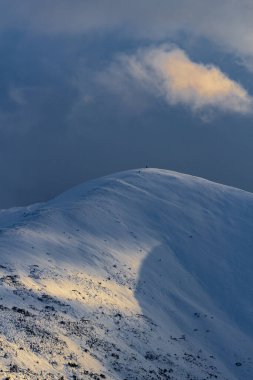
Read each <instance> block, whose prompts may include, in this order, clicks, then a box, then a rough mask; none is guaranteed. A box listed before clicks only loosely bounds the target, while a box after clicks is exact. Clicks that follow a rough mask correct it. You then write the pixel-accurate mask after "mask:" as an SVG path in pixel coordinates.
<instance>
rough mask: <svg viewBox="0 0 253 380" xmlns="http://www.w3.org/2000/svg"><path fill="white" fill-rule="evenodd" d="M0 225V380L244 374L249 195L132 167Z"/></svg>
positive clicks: (251, 347)
mask: <svg viewBox="0 0 253 380" xmlns="http://www.w3.org/2000/svg"><path fill="white" fill-rule="evenodd" d="M0 228H1V233H0V250H1V258H0V286H1V299H0V334H1V339H0V350H1V351H0V363H1V364H0V372H1V374H0V377H1V378H2V379H7V378H8V379H26V380H28V379H51V380H52V379H57V380H59V379H102V378H106V379H110V380H123V379H127V380H131V379H137V380H144V379H145V380H148V379H150V380H151V379H174V380H175V379H177V380H184V379H198V380H200V379H201V380H203V379H214V378H215V379H223V380H224V379H227V380H238V379H239V380H252V378H253V304H252V300H253V277H252V268H253V238H252V230H253V195H252V194H250V193H247V192H244V191H242V190H238V189H235V188H231V187H226V186H223V185H219V184H216V183H212V182H209V181H207V180H204V179H201V178H196V177H192V176H188V175H184V174H179V173H176V172H170V171H166V170H158V169H140V170H133V171H126V172H122V173H117V174H114V175H110V176H107V177H104V178H101V179H98V180H94V181H90V182H85V183H83V184H82V185H80V186H77V187H75V188H73V189H72V190H70V191H68V192H66V193H63V194H62V195H60V196H58V197H56V198H54V199H52V200H51V201H48V202H46V203H41V204H35V205H32V206H29V207H24V208H12V209H9V210H3V211H1V212H0Z"/></svg>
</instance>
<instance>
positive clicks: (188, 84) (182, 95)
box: [100, 46, 252, 114]
mask: <svg viewBox="0 0 253 380" xmlns="http://www.w3.org/2000/svg"><path fill="white" fill-rule="evenodd" d="M101 78H102V81H103V83H104V84H106V85H107V86H108V87H110V88H111V89H113V91H116V92H122V93H123V94H124V93H125V92H126V91H127V93H129V88H131V86H133V85H134V86H135V87H136V83H138V85H139V86H140V85H141V87H142V88H143V89H145V90H146V91H149V92H151V93H152V94H154V95H155V96H158V97H159V96H160V97H161V96H162V97H163V98H164V99H165V100H166V102H168V103H169V104H170V105H175V104H181V105H186V106H188V107H190V108H191V109H192V110H194V111H198V110H203V109H208V108H209V109H213V108H215V109H217V110H220V111H225V112H238V113H242V114H247V113H250V112H251V111H252V98H251V96H250V95H249V94H248V93H247V91H246V90H245V89H244V88H243V87H242V86H241V85H240V84H239V83H237V82H235V81H233V80H232V79H230V78H229V77H228V76H226V75H225V74H224V73H223V72H222V71H221V70H220V69H219V68H218V67H216V66H213V65H204V64H201V63H196V62H193V61H191V60H190V58H189V57H188V56H187V55H186V53H185V52H184V51H182V50H181V49H178V48H175V47H173V48H172V47H169V48H168V47H165V46H162V47H160V48H150V49H141V50H139V51H138V52H137V53H136V54H134V55H131V56H128V55H121V56H120V57H119V58H118V59H117V61H116V62H114V64H113V65H111V67H110V68H109V69H108V70H107V71H106V72H105V73H103V75H102V76H100V81H101ZM132 95H134V90H133V94H132Z"/></svg>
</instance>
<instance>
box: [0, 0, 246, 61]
mask: <svg viewBox="0 0 253 380" xmlns="http://www.w3.org/2000/svg"><path fill="white" fill-rule="evenodd" d="M252 18H253V2H252V0H223V1H220V0H191V1H189V0H167V1H164V0H138V1H136V0H128V1H125V0H107V1H106V2H102V1H100V0H92V1H91V0H88V1H83V0H53V1H52V0H44V1H41V0H22V1H20V0H1V2H0V28H1V29H6V28H7V29H10V28H14V29H15V28H19V29H21V30H33V31H36V32H38V33H44V34H48V33H49V34H55V33H71V34H73V33H87V32H90V31H93V32H94V31H95V30H103V31H105V30H113V29H115V28H117V29H119V31H121V35H124V34H125V35H127V36H130V37H131V38H138V39H139V38H148V39H150V40H155V39H164V38H170V37H171V36H172V35H173V34H175V33H178V32H180V31H185V32H186V33H188V34H191V35H192V36H197V37H206V38H209V39H211V40H213V41H214V42H215V43H217V44H218V45H221V46H222V47H223V48H226V49H227V50H230V51H232V52H235V53H236V54H238V55H239V56H244V58H245V57H248V58H252V57H253V44H252V40H253V23H252Z"/></svg>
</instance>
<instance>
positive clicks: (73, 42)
mask: <svg viewBox="0 0 253 380" xmlns="http://www.w3.org/2000/svg"><path fill="white" fill-rule="evenodd" d="M252 20H253V2H252V0H223V1H220V0H191V1H189V0H128V1H123V0H103V1H102V0H43V1H41V0H22V1H20V0H0V56H1V59H0V158H1V159H0V176H1V187H0V208H8V207H12V206H21V205H27V204H31V203H34V202H39V201H45V200H47V199H49V198H52V197H53V196H55V195H57V194H59V193H60V192H62V191H64V190H66V189H68V188H70V187H72V186H74V185H76V184H79V183H81V182H83V181H85V180H89V179H92V178H96V177H99V176H102V175H106V174H109V173H112V172H116V171H121V170H126V169H132V168H139V167H145V166H146V164H148V166H151V167H159V168H165V169H170V170H175V171H179V172H183V173H188V174H192V175H195V176H201V177H204V178H207V179H210V180H212V181H216V182H220V183H224V184H227V185H232V186H236V187H239V188H242V189H245V190H247V191H251V192H252V191H253V175H252V173H253V149H252V146H253V82H252V79H253V23H252Z"/></svg>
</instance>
